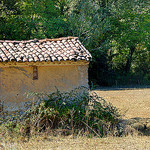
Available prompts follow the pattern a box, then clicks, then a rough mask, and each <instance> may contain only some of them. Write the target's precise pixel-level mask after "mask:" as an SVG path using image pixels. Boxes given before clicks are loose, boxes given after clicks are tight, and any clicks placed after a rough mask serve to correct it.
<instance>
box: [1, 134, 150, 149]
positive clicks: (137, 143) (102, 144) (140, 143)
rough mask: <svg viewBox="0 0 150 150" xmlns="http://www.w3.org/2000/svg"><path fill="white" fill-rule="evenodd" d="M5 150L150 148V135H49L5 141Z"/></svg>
mask: <svg viewBox="0 0 150 150" xmlns="http://www.w3.org/2000/svg"><path fill="white" fill-rule="evenodd" d="M3 149H5V150H150V137H146V136H142V137H140V136H139V137H131V136H127V137H107V138H86V137H78V138H75V139H73V138H70V137H49V138H48V139H42V138H40V139H33V140H30V141H29V142H19V143H17V142H15V143H10V142H7V143H3Z"/></svg>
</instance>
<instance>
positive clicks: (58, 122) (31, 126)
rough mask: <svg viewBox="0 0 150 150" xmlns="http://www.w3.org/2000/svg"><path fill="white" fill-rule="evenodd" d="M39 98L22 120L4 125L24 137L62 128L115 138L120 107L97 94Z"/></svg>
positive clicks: (80, 91) (76, 92)
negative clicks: (113, 136) (118, 108)
mask: <svg viewBox="0 0 150 150" xmlns="http://www.w3.org/2000/svg"><path fill="white" fill-rule="evenodd" d="M35 95H36V96H38V98H39V99H41V100H40V101H38V102H36V103H34V104H32V106H31V107H30V108H29V109H28V110H27V111H26V112H25V113H23V115H22V116H21V117H16V118H11V119H10V121H7V122H6V123H5V122H4V124H2V125H3V126H5V129H7V130H9V131H11V132H18V133H19V134H21V135H23V136H25V135H28V136H29V135H30V136H33V135H36V134H39V133H42V132H47V133H48V134H50V133H51V131H53V130H56V129H61V130H62V131H63V130H66V131H69V132H70V133H72V134H78V133H79V132H80V131H83V132H86V133H87V134H88V135H89V134H94V135H98V136H100V137H102V136H106V135H107V134H112V135H113V133H114V130H115V128H116V126H117V124H118V119H119V117H120V114H119V112H118V110H117V108H116V107H114V106H112V105H111V104H110V103H107V102H106V101H105V100H104V99H102V98H101V97H99V96H98V95H97V94H96V93H94V92H91V93H90V94H88V91H87V89H85V88H78V89H75V90H73V91H71V92H65V93H64V92H63V93H61V92H60V91H58V90H57V92H55V93H52V94H48V95H46V94H42V95H41V94H35ZM18 127H19V130H18Z"/></svg>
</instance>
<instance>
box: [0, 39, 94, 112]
mask: <svg viewBox="0 0 150 150" xmlns="http://www.w3.org/2000/svg"><path fill="white" fill-rule="evenodd" d="M90 59H91V54H90V53H89V52H88V50H86V49H85V47H84V46H83V45H82V44H81V42H80V41H79V39H78V38H77V37H64V38H58V39H43V40H36V39H35V40H29V41H8V40H5V41H2V40H1V41H0V101H1V103H2V104H1V105H3V108H4V109H6V110H10V109H11V110H14V109H18V108H21V107H23V106H24V103H25V102H27V101H30V100H31V99H30V98H28V97H27V93H28V92H38V93H41V92H42V93H43V92H44V93H48V92H53V91H56V87H57V89H59V90H60V91H69V90H72V89H74V88H76V87H80V86H85V87H88V65H89V61H90Z"/></svg>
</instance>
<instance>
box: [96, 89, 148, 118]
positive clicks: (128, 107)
mask: <svg viewBox="0 0 150 150" xmlns="http://www.w3.org/2000/svg"><path fill="white" fill-rule="evenodd" d="M94 91H95V92H96V93H97V94H98V95H99V96H100V97H103V98H104V99H105V100H106V101H108V102H111V103H112V104H113V105H114V106H116V107H117V108H119V109H120V112H121V113H122V114H124V117H123V118H124V119H129V118H135V117H140V118H150V88H143V89H142V88H141V89H138V88H137V89H135V88H134V89H127V88H126V89H121V88H114V89H113V88H100V89H97V90H94Z"/></svg>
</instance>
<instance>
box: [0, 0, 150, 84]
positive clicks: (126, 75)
mask: <svg viewBox="0 0 150 150" xmlns="http://www.w3.org/2000/svg"><path fill="white" fill-rule="evenodd" d="M149 6H150V5H149V1H148V0H1V2H0V39H1V40H28V39H34V38H37V39H43V38H58V37H65V36H77V37H79V39H80V40H81V42H82V43H83V44H84V46H85V47H86V48H87V49H88V50H89V51H90V52H91V54H92V56H93V58H92V61H91V63H90V68H89V79H90V81H89V82H90V84H91V85H100V86H114V85H115V86H116V85H117V86H120V85H148V84H150V13H149V11H150V9H149V8H150V7H149Z"/></svg>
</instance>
